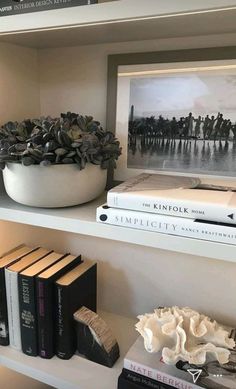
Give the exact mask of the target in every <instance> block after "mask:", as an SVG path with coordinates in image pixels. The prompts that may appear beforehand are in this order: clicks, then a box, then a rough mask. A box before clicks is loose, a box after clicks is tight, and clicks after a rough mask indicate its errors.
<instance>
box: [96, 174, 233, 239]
mask: <svg viewBox="0 0 236 389" xmlns="http://www.w3.org/2000/svg"><path fill="white" fill-rule="evenodd" d="M235 192H236V186H230V187H229V186H225V185H222V184H221V185H216V184H215V185H212V184H202V183H201V181H200V180H199V179H197V178H192V177H183V176H169V175H161V174H148V173H142V174H140V175H138V176H136V177H134V178H131V179H129V180H127V181H125V182H123V183H122V184H120V185H118V186H116V187H115V188H113V189H111V190H110V191H109V192H108V195H107V204H104V205H102V206H100V207H98V208H97V221H98V222H101V223H107V224H113V225H117V226H123V227H131V228H136V229H141V230H148V231H154V232H158V233H163V234H170V235H177V236H184V237H190V238H196V239H203V240H210V241H216V242H221V243H227V244H233V245H234V244H236V193H235Z"/></svg>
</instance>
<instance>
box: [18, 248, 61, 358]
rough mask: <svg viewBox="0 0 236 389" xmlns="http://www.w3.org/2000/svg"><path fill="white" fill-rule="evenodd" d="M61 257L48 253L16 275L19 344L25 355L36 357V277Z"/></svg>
mask: <svg viewBox="0 0 236 389" xmlns="http://www.w3.org/2000/svg"><path fill="white" fill-rule="evenodd" d="M63 257H64V255H63V254H58V253H55V252H52V253H48V254H47V255H46V256H44V257H43V258H42V259H40V260H39V261H37V262H36V263H34V264H33V265H31V266H29V267H27V268H26V269H25V270H23V271H22V272H20V273H19V275H18V289H19V306H20V331H21V343H22V351H23V353H25V354H27V355H31V356H37V355H38V331H37V305H36V282H35V279H36V276H37V275H38V274H39V273H41V272H42V271H43V270H46V269H47V268H49V267H50V266H52V265H53V264H55V263H56V262H58V261H59V260H60V259H61V258H63Z"/></svg>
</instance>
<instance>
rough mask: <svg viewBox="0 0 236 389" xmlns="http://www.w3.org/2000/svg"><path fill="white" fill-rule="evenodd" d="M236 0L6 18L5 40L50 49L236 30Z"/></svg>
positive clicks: (135, 0)
mask: <svg viewBox="0 0 236 389" xmlns="http://www.w3.org/2000/svg"><path fill="white" fill-rule="evenodd" d="M235 18H236V2H235V0H198V1H189V0H175V1H166V0H119V1H111V2H106V3H101V4H94V5H90V6H80V7H72V8H64V9H59V10H53V11H45V12H36V13H30V14H22V15H13V16H6V17H0V41H1V42H9V43H15V44H19V45H24V46H28V47H35V48H46V47H58V46H68V45H69V46H73V45H86V44H96V43H107V42H118V41H119V42H122V41H134V40H145V39H155V38H168V37H181V36H196V35H207V34H222V33H232V32H236V23H235Z"/></svg>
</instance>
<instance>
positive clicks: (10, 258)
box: [0, 244, 33, 346]
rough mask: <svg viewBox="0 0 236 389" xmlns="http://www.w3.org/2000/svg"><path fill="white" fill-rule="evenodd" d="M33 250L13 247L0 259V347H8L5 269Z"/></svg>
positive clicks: (22, 246) (23, 246)
mask: <svg viewBox="0 0 236 389" xmlns="http://www.w3.org/2000/svg"><path fill="white" fill-rule="evenodd" d="M32 250H33V249H32V248H30V247H27V246H25V245H23V244H22V245H20V246H18V247H15V248H14V249H12V250H11V251H8V252H7V253H5V254H3V255H2V256H1V258H0V345H1V346H8V345H9V327H8V315H7V297H6V282H5V268H6V267H7V266H9V265H11V264H13V263H14V262H16V261H18V260H19V259H20V258H22V257H23V256H24V255H27V254H28V253H30V252H31V251H32Z"/></svg>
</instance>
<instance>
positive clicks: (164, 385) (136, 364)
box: [118, 332, 236, 389]
mask: <svg viewBox="0 0 236 389" xmlns="http://www.w3.org/2000/svg"><path fill="white" fill-rule="evenodd" d="M234 334H235V332H234ZM233 336H234V335H233ZM123 366H124V368H123V370H122V373H121V374H120V376H119V379H118V389H172V388H178V389H202V388H206V389H236V351H233V350H232V352H231V356H230V360H229V363H227V364H225V365H220V364H219V363H218V362H216V361H208V362H206V363H205V364H204V365H201V366H195V365H190V364H188V363H187V362H182V361H179V362H177V364H176V365H175V366H174V365H173V366H172V365H171V366H170V365H166V364H165V363H164V362H163V360H162V357H161V353H160V352H159V353H155V354H151V353H148V352H147V351H146V350H145V348H144V344H143V338H142V337H141V336H139V337H138V339H137V340H136V342H135V343H134V344H133V346H131V348H130V350H129V351H128V353H127V354H126V356H125V358H124V365H123Z"/></svg>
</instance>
